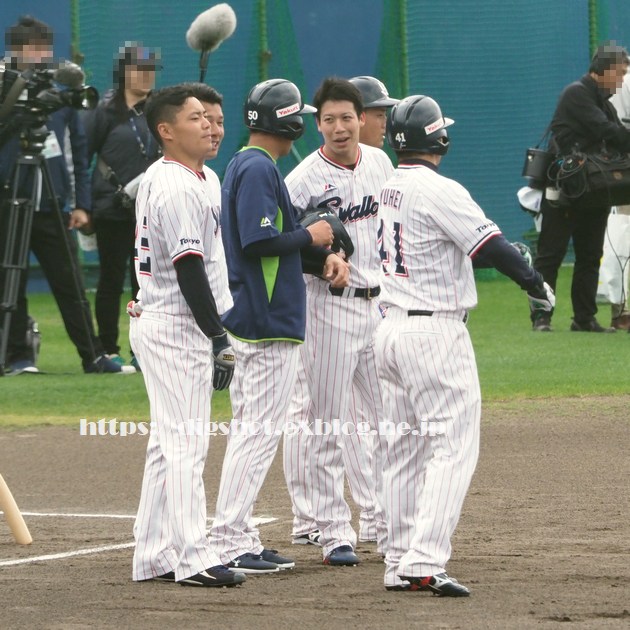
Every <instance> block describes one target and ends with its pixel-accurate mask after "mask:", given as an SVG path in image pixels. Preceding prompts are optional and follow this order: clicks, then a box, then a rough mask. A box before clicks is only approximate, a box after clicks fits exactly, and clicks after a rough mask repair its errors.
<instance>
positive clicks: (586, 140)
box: [531, 44, 630, 333]
mask: <svg viewBox="0 0 630 630" xmlns="http://www.w3.org/2000/svg"><path fill="white" fill-rule="evenodd" d="M627 69H628V53H627V51H626V50H625V48H622V47H621V46H616V45H613V44H604V45H602V46H600V47H599V48H598V49H597V50H596V52H595V54H594V55H593V58H592V60H591V64H590V67H589V70H588V73H587V74H586V75H584V76H583V77H582V78H581V79H579V80H578V81H575V82H574V83H571V84H570V85H569V86H567V87H566V88H565V89H564V91H563V92H562V94H561V95H560V99H559V101H558V104H557V106H556V111H555V113H554V115H553V119H552V121H551V133H552V139H551V143H550V148H552V149H553V150H554V151H556V152H557V153H559V154H560V155H568V154H570V153H571V152H572V151H573V150H575V148H576V147H578V148H579V150H580V151H583V152H586V153H599V152H600V151H601V150H602V149H604V148H607V149H608V150H611V151H619V152H622V153H628V152H629V151H630V131H629V130H628V129H626V128H625V127H624V125H623V124H622V123H621V121H620V120H619V118H618V116H617V113H616V112H615V108H614V107H613V106H612V105H611V103H610V102H609V100H608V99H609V98H610V97H611V95H612V94H614V93H615V92H616V91H617V89H619V87H620V86H621V84H622V82H623V78H624V76H625V74H626V71H627ZM609 212H610V207H609V205H608V204H607V202H606V201H605V200H603V201H602V203H601V204H597V205H595V204H594V205H593V206H591V207H588V208H585V207H582V206H580V207H579V208H576V207H573V206H568V207H567V206H565V205H562V206H559V205H554V204H552V203H550V202H549V201H548V200H546V199H544V200H543V203H542V226H541V231H540V235H539V238H538V253H537V256H536V260H535V261H534V268H535V269H536V271H538V272H540V273H541V274H542V275H543V277H544V279H545V282H547V283H548V284H549V285H550V286H551V288H552V289H553V290H554V292H555V290H556V280H557V278H558V269H559V268H560V265H561V264H562V260H563V258H564V256H565V254H566V252H567V247H568V245H569V239H571V238H572V239H573V249H574V251H575V265H574V267H573V280H572V285H571V301H572V304H573V322H572V323H571V328H570V329H571V330H572V331H576V332H597V333H601V332H615V329H614V328H604V327H603V326H602V325H601V324H600V323H599V322H598V321H597V319H595V314H596V313H597V305H596V295H597V282H598V276H599V265H600V260H601V258H602V251H603V246H604V234H605V232H606V222H607V219H608V214H609ZM531 318H532V325H533V329H534V330H537V331H550V330H551V313H549V312H544V311H533V312H532V313H531Z"/></svg>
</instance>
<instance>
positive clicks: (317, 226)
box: [306, 221, 335, 247]
mask: <svg viewBox="0 0 630 630" xmlns="http://www.w3.org/2000/svg"><path fill="white" fill-rule="evenodd" d="M306 229H307V230H308V231H309V232H310V234H311V236H312V238H313V243H312V244H313V245H322V246H323V247H330V246H331V245H332V244H333V240H334V238H335V235H334V233H333V229H332V228H331V227H330V224H329V223H328V222H327V221H316V222H315V223H312V224H311V225H309V226H308V227H307V228H306Z"/></svg>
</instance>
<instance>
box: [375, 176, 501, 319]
mask: <svg viewBox="0 0 630 630" xmlns="http://www.w3.org/2000/svg"><path fill="white" fill-rule="evenodd" d="M379 213H380V218H381V221H382V246H381V257H382V259H383V270H384V273H385V278H384V280H383V282H382V285H383V288H384V294H383V295H382V297H381V301H382V302H383V303H384V304H387V305H390V304H391V305H396V306H399V307H401V308H404V309H407V310H413V309H417V310H428V311H461V310H468V309H471V308H474V307H475V306H476V304H477V291H476V288H475V280H474V276H473V271H472V262H471V257H472V256H473V255H474V254H475V252H476V251H477V250H478V249H480V248H481V247H482V246H483V244H484V243H485V242H486V241H487V240H488V239H490V238H492V237H493V236H496V235H497V234H500V233H501V231H500V230H499V228H498V227H497V225H496V224H495V223H493V222H492V221H490V220H489V219H488V218H487V217H486V216H485V214H484V213H483V210H482V209H481V208H480V207H479V206H478V205H477V204H476V203H475V202H474V201H473V199H472V197H471V196H470V194H469V193H468V191H467V190H466V189H465V188H464V187H463V186H461V185H460V184H458V183H457V182H455V181H453V180H451V179H448V178H446V177H443V176H442V175H440V174H438V173H437V172H436V171H435V170H434V169H433V168H431V167H430V166H429V165H428V164H402V165H400V166H399V167H398V169H397V170H396V173H395V174H394V175H393V177H391V178H390V179H389V180H388V181H387V182H386V183H385V185H384V186H383V190H382V191H381V195H380V210H379ZM406 243H414V244H417V243H422V246H421V247H418V246H417V245H414V247H412V248H407V247H406Z"/></svg>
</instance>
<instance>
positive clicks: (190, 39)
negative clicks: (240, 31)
mask: <svg viewBox="0 0 630 630" xmlns="http://www.w3.org/2000/svg"><path fill="white" fill-rule="evenodd" d="M235 29H236V14H235V13H234V10H233V9H232V7H231V6H230V5H229V4H227V2H223V3H222V4H217V5H216V6H214V7H211V8H210V9H208V10H207V11H204V12H203V13H200V14H199V15H198V16H197V17H196V18H195V19H194V20H193V22H192V24H191V25H190V28H189V29H188V31H187V32H186V43H187V44H188V46H189V47H190V48H192V49H193V50H201V51H208V52H212V51H214V50H216V49H217V48H218V47H219V45H220V44H221V42H223V41H225V40H226V39H227V38H228V37H230V35H232V33H233V32H234V30H235Z"/></svg>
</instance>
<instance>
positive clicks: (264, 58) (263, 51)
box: [258, 0, 271, 81]
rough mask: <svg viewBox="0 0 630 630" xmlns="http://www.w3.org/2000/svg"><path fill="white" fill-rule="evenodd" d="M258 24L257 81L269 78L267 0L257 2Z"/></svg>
mask: <svg viewBox="0 0 630 630" xmlns="http://www.w3.org/2000/svg"><path fill="white" fill-rule="evenodd" d="M258 24H259V27H260V53H259V55H260V59H259V73H260V77H259V81H266V80H267V79H268V78H269V61H270V59H271V51H270V50H269V39H268V37H267V1H266V0H259V2H258Z"/></svg>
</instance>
